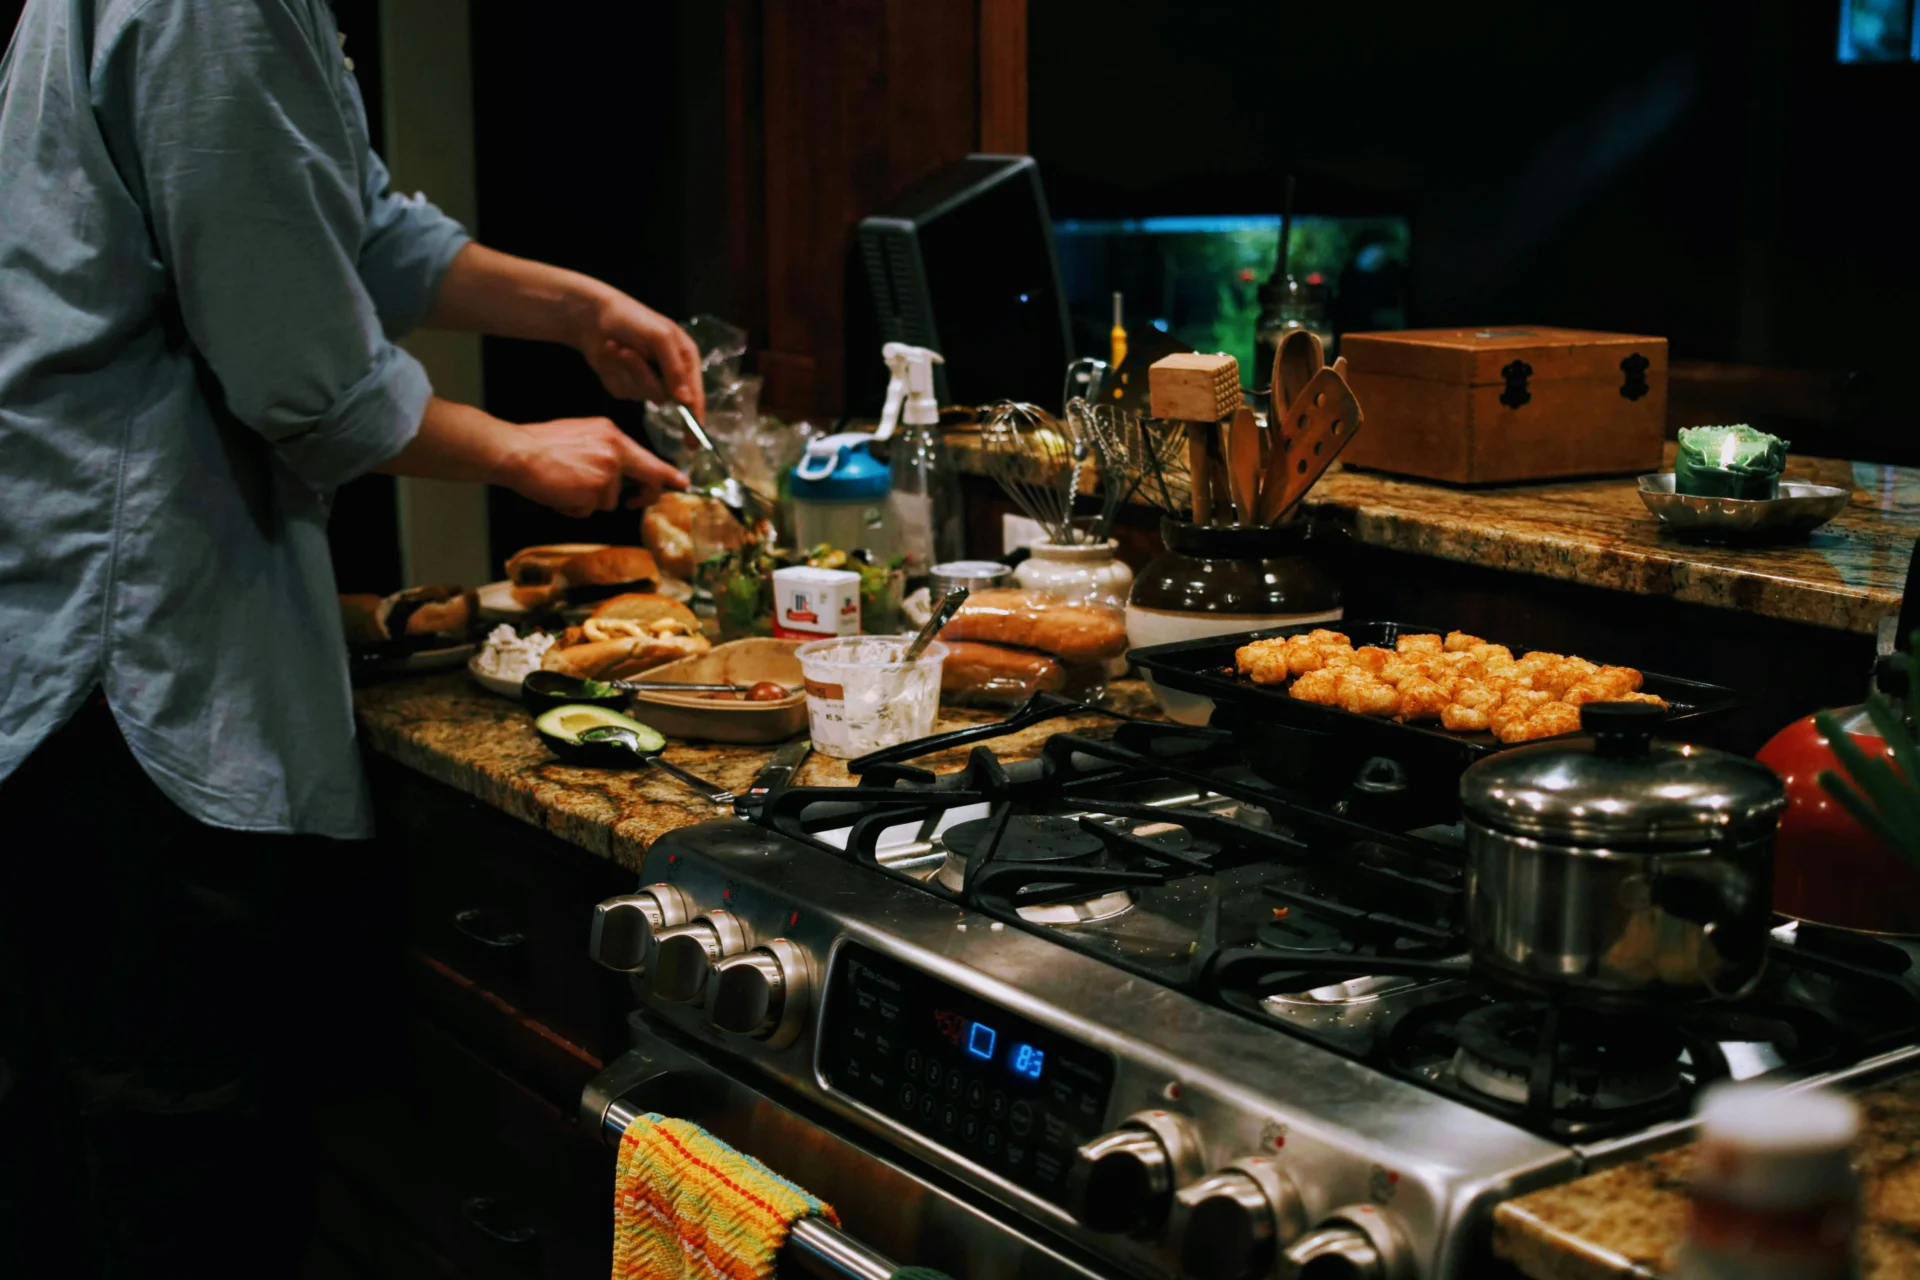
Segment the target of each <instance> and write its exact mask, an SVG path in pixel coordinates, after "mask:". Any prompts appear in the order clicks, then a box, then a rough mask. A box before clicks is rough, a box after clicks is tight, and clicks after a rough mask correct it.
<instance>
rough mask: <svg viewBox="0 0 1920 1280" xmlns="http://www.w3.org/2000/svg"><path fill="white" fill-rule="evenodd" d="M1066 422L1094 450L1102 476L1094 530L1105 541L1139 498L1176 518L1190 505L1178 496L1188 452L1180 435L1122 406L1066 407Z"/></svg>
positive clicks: (1077, 404)
mask: <svg viewBox="0 0 1920 1280" xmlns="http://www.w3.org/2000/svg"><path fill="white" fill-rule="evenodd" d="M1067 419H1068V421H1069V422H1071V423H1072V424H1073V425H1074V428H1075V432H1076V434H1078V435H1079V436H1080V438H1082V439H1084V440H1086V441H1087V442H1088V444H1089V445H1090V446H1091V448H1092V450H1093V454H1094V458H1095V460H1096V462H1097V464H1098V466H1099V470H1100V516H1099V519H1098V521H1097V522H1096V524H1095V525H1094V529H1093V537H1094V538H1095V540H1097V541H1105V540H1106V538H1107V535H1108V532H1109V531H1110V530H1111V529H1112V527H1113V521H1114V517H1115V516H1117V515H1118V514H1119V510H1120V508H1121V507H1122V506H1123V505H1125V504H1126V503H1128V502H1132V501H1133V500H1134V499H1135V498H1139V499H1140V500H1142V501H1144V502H1147V503H1149V504H1151V505H1153V506H1156V507H1158V508H1159V509H1160V510H1161V511H1162V512H1165V513H1172V514H1177V513H1178V512H1179V511H1180V510H1181V507H1182V505H1183V503H1184V501H1185V499H1184V498H1183V497H1181V496H1180V495H1179V494H1178V493H1177V492H1176V490H1175V485H1174V483H1173V482H1174V481H1175V480H1176V479H1177V476H1178V473H1177V471H1176V470H1175V464H1176V461H1177V459H1178V458H1179V456H1181V455H1183V454H1184V452H1185V448H1186V437H1185V435H1184V434H1183V433H1182V432H1180V431H1178V430H1169V429H1167V428H1166V427H1165V425H1164V424H1161V423H1157V422H1153V421H1150V420H1148V419H1146V418H1142V417H1141V416H1140V414H1139V413H1137V412H1136V411H1134V410H1132V409H1128V408H1126V407H1124V406H1122V405H1117V404H1104V403H1102V404H1088V403H1087V402H1086V401H1085V400H1079V399H1076V400H1074V401H1072V402H1071V403H1069V404H1068V405H1067Z"/></svg>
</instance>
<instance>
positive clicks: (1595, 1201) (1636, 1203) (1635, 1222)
mask: <svg viewBox="0 0 1920 1280" xmlns="http://www.w3.org/2000/svg"><path fill="white" fill-rule="evenodd" d="M1859 1101H1860V1106H1861V1111H1862V1112H1863V1115H1864V1125H1863V1131H1864V1133H1865V1138H1864V1140H1863V1142H1862V1144H1861V1150H1860V1157H1859V1167H1860V1174H1861V1188H1862V1192H1863V1198H1864V1202H1865V1205H1864V1207H1865V1216H1864V1218H1863V1219H1862V1226H1861V1230H1860V1253H1861V1263H1862V1267H1861V1275H1862V1278H1863V1280H1894V1277H1904V1276H1914V1275H1920V1075H1916V1076H1908V1077H1906V1078H1905V1079H1902V1080H1898V1081H1895V1082H1893V1083H1892V1084H1889V1085H1886V1086H1884V1087H1881V1088H1877V1089H1872V1090H1869V1091H1868V1092H1866V1093H1863V1094H1861V1095H1860V1098H1859ZM1692 1158H1693V1148H1692V1147H1691V1146H1686V1147H1678V1148H1675V1149H1673V1150H1670V1151H1663V1152H1660V1153H1659V1154H1657V1155H1653V1156H1649V1157H1647V1158H1645V1159H1641V1160H1636V1161H1634V1162H1633V1163H1631V1164H1624V1165H1620V1166H1618V1167H1616V1168H1612V1169H1607V1170H1605V1171H1603V1172H1600V1173H1596V1174H1593V1175H1591V1176H1589V1177H1585V1178H1582V1179H1580V1180H1579V1181H1577V1182H1569V1183H1567V1184H1565V1185H1564V1186H1558V1187H1549V1188H1548V1189H1546V1190H1544V1191H1536V1192H1533V1193H1532V1194H1530V1195H1525V1196H1521V1197H1519V1198H1518V1199H1515V1200H1509V1201H1507V1202H1506V1203H1505V1204H1502V1205H1500V1206H1498V1207H1497V1208H1496V1209H1495V1210H1494V1213H1493V1249H1494V1252H1495V1254H1497V1255H1498V1256H1500V1257H1502V1258H1505V1259H1506V1260H1507V1261H1509V1262H1511V1263H1512V1264H1513V1265H1514V1266H1515V1267H1516V1268H1518V1269H1519V1270H1520V1271H1521V1272H1522V1273H1523V1274H1525V1275H1528V1276H1531V1277H1533V1280H1626V1278H1628V1277H1633V1278H1634V1280H1645V1278H1648V1277H1654V1276H1658V1275H1661V1274H1663V1272H1664V1270H1665V1269H1666V1267H1667V1266H1668V1265H1669V1260H1670V1259H1671V1257H1672V1254H1673V1250H1674V1249H1676V1248H1677V1247H1678V1246H1679V1244H1680V1242H1681V1239H1682V1238H1683V1237H1684V1236H1685V1234H1686V1229H1687V1187H1686V1178H1687V1170H1688V1168H1689V1165H1690V1163H1691V1161H1692Z"/></svg>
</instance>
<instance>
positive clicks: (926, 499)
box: [874, 342, 963, 579]
mask: <svg viewBox="0 0 1920 1280" xmlns="http://www.w3.org/2000/svg"><path fill="white" fill-rule="evenodd" d="M880 355H881V358H882V359H884V360H885V361H886V362H887V369H888V371H889V372H890V373H891V374H892V379H891V381H889V382H888V383H887V402H886V405H885V407H883V408H882V409H881V411H880V429H879V430H878V431H876V432H875V433H874V443H875V444H876V445H877V446H879V447H880V448H882V449H884V450H885V451H886V453H887V457H888V460H889V463H890V465H891V467H892V469H893V495H892V504H893V517H894V519H893V523H894V528H895V530H896V531H897V536H898V537H899V539H900V545H901V547H902V549H903V550H905V552H906V553H907V577H908V578H909V579H913V578H922V577H925V576H926V573H927V571H928V570H929V569H931V568H932V567H933V566H934V565H936V564H943V563H945V562H946V561H948V560H957V559H959V558H960V555H961V553H962V542H963V536H962V529H961V519H960V517H961V506H960V485H959V482H958V479H957V477H956V476H955V474H954V470H953V459H952V458H951V457H950V456H949V455H948V453H947V446H946V442H945V441H944V440H942V439H941V438H940V404H939V401H937V400H936V399H935V398H934V394H933V366H934V365H936V364H944V363H945V361H943V360H942V359H941V358H940V354H939V353H938V352H937V351H929V350H927V349H926V348H925V347H911V346H908V345H907V344H906V343H904V342H889V343H888V344H887V345H886V346H884V347H882V348H881V349H880Z"/></svg>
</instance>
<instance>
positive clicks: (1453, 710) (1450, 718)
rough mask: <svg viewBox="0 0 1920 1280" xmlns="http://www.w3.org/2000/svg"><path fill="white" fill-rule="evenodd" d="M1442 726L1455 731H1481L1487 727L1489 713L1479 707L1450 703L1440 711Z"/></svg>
mask: <svg viewBox="0 0 1920 1280" xmlns="http://www.w3.org/2000/svg"><path fill="white" fill-rule="evenodd" d="M1440 727H1441V728H1443V729H1451V730H1453V731H1454V732H1455V733H1480V732H1484V731H1485V730H1486V728H1487V713H1486V712H1485V711H1483V710H1481V709H1480V708H1478V707H1463V706H1461V705H1460V704H1459V703H1457V702H1452V703H1448V704H1447V705H1446V706H1445V707H1444V708H1442V709H1441V711H1440Z"/></svg>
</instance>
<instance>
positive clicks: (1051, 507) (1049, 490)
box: [980, 401, 1093, 546]
mask: <svg viewBox="0 0 1920 1280" xmlns="http://www.w3.org/2000/svg"><path fill="white" fill-rule="evenodd" d="M980 445H981V448H982V450H983V451H984V453H985V455H986V465H987V474H988V475H989V476H991V477H992V478H993V480H994V482H995V483H997V484H998V485H999V486H1000V488H1001V489H1003V490H1004V491H1005V492H1006V495H1007V496H1008V497H1009V498H1011V499H1013V503H1014V505H1015V506H1017V507H1019V508H1020V510H1021V512H1022V513H1024V514H1025V515H1026V517H1027V518H1028V519H1029V520H1032V521H1033V522H1034V523H1035V524H1037V525H1039V526H1040V527H1041V528H1042V529H1044V530H1046V533H1047V541H1049V542H1052V543H1055V544H1057V545H1061V546H1066V545H1070V544H1072V543H1075V542H1078V541H1079V540H1080V539H1079V534H1078V531H1077V530H1075V528H1074V526H1073V499H1074V495H1075V494H1076V493H1078V492H1079V490H1080V477H1081V476H1082V475H1083V474H1084V473H1085V470H1086V468H1087V467H1088V466H1089V465H1090V464H1091V463H1092V461H1093V449H1092V446H1091V445H1090V444H1089V443H1088V442H1087V441H1085V440H1076V439H1074V436H1073V432H1072V431H1071V429H1069V428H1068V427H1067V426H1066V425H1065V424H1063V423H1060V422H1057V421H1055V420H1054V418H1053V417H1052V416H1050V415H1049V414H1048V413H1047V412H1046V410H1044V409H1041V408H1038V407H1036V406H1034V405H1030V404H1019V403H1015V402H1012V401H1002V402H1001V403H999V404H995V405H989V406H988V407H987V411H986V416H985V417H984V418H983V419H982V420H981V423H980Z"/></svg>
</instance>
